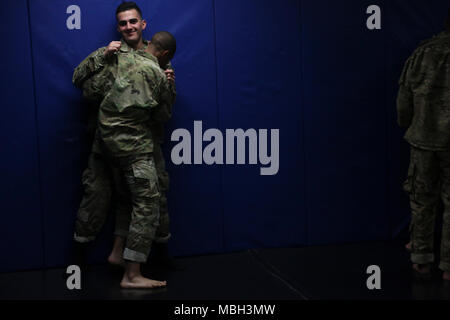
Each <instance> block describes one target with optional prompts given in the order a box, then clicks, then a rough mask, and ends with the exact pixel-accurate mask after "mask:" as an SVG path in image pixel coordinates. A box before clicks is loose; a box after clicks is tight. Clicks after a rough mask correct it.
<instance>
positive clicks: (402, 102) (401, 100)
mask: <svg viewBox="0 0 450 320" xmlns="http://www.w3.org/2000/svg"><path fill="white" fill-rule="evenodd" d="M410 67H411V59H408V61H407V62H406V63H405V66H404V68H403V71H402V74H401V76H400V79H399V90H398V95H397V123H398V125H399V126H400V127H402V128H408V127H409V126H410V125H411V123H412V119H413V116H414V95H413V91H412V88H411V84H410V81H409V80H410V79H408V78H409V74H408V71H409V70H410Z"/></svg>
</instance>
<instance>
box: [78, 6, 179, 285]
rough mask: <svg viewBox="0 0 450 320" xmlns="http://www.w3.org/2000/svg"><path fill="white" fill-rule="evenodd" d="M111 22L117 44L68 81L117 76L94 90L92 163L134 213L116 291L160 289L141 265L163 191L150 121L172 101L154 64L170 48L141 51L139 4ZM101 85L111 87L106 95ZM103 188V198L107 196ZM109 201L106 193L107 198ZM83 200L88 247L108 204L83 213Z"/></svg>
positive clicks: (81, 226)
mask: <svg viewBox="0 0 450 320" xmlns="http://www.w3.org/2000/svg"><path fill="white" fill-rule="evenodd" d="M116 17H117V20H118V31H119V32H120V33H121V34H122V37H123V39H122V41H120V42H117V41H113V42H111V43H110V45H109V46H108V47H106V48H100V49H99V50H97V51H95V52H94V53H92V54H91V55H90V56H89V57H88V58H86V59H85V60H84V61H83V62H82V63H81V64H80V66H79V67H78V68H77V69H76V70H75V73H74V77H73V81H74V84H75V85H77V86H78V87H82V86H83V84H84V83H85V81H86V80H88V79H89V78H91V77H92V76H94V75H96V74H98V76H99V77H101V78H103V79H115V80H114V81H105V82H104V83H103V84H101V85H99V86H98V88H97V89H98V90H93V92H99V93H100V95H101V94H102V92H103V94H104V97H103V99H102V101H101V104H100V109H99V126H98V130H97V132H96V137H95V140H94V145H93V148H92V151H93V152H92V155H91V157H90V159H89V161H90V164H89V166H90V167H92V168H96V169H98V171H97V172H96V173H99V174H100V175H101V176H102V179H100V181H108V179H107V177H108V176H109V177H110V178H111V176H113V178H114V179H113V180H114V185H115V191H116V192H117V197H118V198H119V199H120V201H118V203H121V204H122V205H124V206H126V207H127V209H128V210H129V212H132V214H131V222H130V224H129V230H128V234H127V243H126V246H125V250H124V253H123V257H124V259H125V261H126V263H125V272H124V276H123V278H122V281H121V286H122V287H124V288H153V287H159V286H164V285H166V282H161V281H155V280H151V279H147V278H144V277H143V276H142V274H141V271H140V264H141V263H143V262H145V261H146V260H147V256H148V253H149V251H150V246H151V244H152V241H153V240H154V238H155V233H156V229H157V227H158V224H159V210H158V209H159V197H160V193H159V187H158V178H157V174H156V168H155V164H154V159H153V153H152V152H153V141H152V136H151V132H150V129H149V125H148V123H149V122H150V119H160V121H165V120H166V118H165V117H166V114H165V112H164V110H165V108H163V107H161V108H159V107H158V106H164V105H165V104H171V103H172V100H173V99H172V92H171V90H170V88H169V84H168V81H167V79H166V76H165V75H164V72H163V71H162V70H161V69H160V68H159V64H163V65H165V64H167V63H168V61H169V60H170V59H171V57H172V56H173V54H174V50H173V51H171V50H170V49H169V50H168V49H165V48H164V47H163V46H158V45H157V42H155V44H150V45H148V46H147V48H146V43H145V42H144V41H143V39H142V30H144V29H145V27H146V23H145V20H143V19H142V15H141V12H140V10H139V8H138V7H137V6H136V4H134V3H122V4H121V5H120V6H119V7H118V8H117V11H116ZM162 38H164V39H165V43H166V44H167V43H168V44H169V47H170V48H175V47H176V45H175V39H174V38H173V36H172V35H170V34H169V33H164V34H163V36H162ZM145 49H147V51H148V52H149V54H147V56H146V57H144V56H143V55H142V54H141V51H143V50H145ZM102 73H103V75H102V76H100V74H102ZM100 83H101V82H100ZM102 85H106V87H108V86H110V88H107V90H105V88H102ZM108 90H109V91H108ZM101 98H102V97H101V96H100V99H101ZM157 107H158V108H157ZM86 176H87V177H89V174H86ZM94 178H95V177H94ZM103 178H104V179H103ZM95 180H96V179H95ZM110 180H111V179H110ZM84 182H86V181H84ZM85 185H86V184H85ZM124 186H126V188H124ZM106 189H107V190H108V191H107V193H108V192H110V189H108V188H106ZM88 192H89V190H87V191H86V194H88ZM108 197H109V195H106V197H105V198H108ZM86 199H89V197H88V196H86V195H85V197H84V199H83V201H82V203H81V205H80V210H79V212H78V216H77V221H76V232H75V236H74V238H75V240H76V241H77V242H79V243H88V242H91V241H92V240H93V239H94V238H95V235H96V234H97V232H98V230H99V228H100V227H101V225H102V224H103V221H104V217H105V215H104V214H103V213H104V211H105V207H106V206H105V205H103V204H102V205H100V204H99V206H100V207H101V208H100V209H101V210H100V211H98V212H92V211H89V210H84V208H86V207H89V201H85V200H86ZM131 200H132V201H131ZM102 210H103V211H102ZM106 211H107V210H106Z"/></svg>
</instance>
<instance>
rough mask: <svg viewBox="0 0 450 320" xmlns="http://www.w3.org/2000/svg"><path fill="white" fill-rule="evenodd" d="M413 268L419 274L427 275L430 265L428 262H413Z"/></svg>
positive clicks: (429, 271)
mask: <svg viewBox="0 0 450 320" xmlns="http://www.w3.org/2000/svg"><path fill="white" fill-rule="evenodd" d="M413 269H414V271H416V272H417V273H419V274H421V275H429V274H430V273H431V266H430V265H429V264H413Z"/></svg>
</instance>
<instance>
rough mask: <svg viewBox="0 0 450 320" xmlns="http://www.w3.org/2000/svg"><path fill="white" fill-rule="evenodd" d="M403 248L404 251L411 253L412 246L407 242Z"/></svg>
mask: <svg viewBox="0 0 450 320" xmlns="http://www.w3.org/2000/svg"><path fill="white" fill-rule="evenodd" d="M405 248H406V251H408V252H411V251H412V244H411V242H408V243H407V244H406V245H405Z"/></svg>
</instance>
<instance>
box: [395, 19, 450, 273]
mask: <svg viewBox="0 0 450 320" xmlns="http://www.w3.org/2000/svg"><path fill="white" fill-rule="evenodd" d="M399 85H400V88H399V93H398V97H397V112H398V124H399V125H400V127H404V128H407V131H406V134H405V139H406V140H407V141H408V143H409V144H410V145H411V159H410V166H409V170H408V179H407V180H406V182H405V184H404V187H405V190H406V191H407V192H408V193H409V196H410V205H411V211H412V223H411V228H410V230H411V261H412V263H413V269H414V271H415V272H417V273H418V274H420V275H430V274H431V266H432V264H433V263H434V261H435V256H434V243H433V242H434V225H435V216H436V215H435V211H436V210H435V209H436V207H438V203H439V201H440V198H441V199H442V202H443V205H444V214H443V229H442V240H441V248H440V249H441V252H440V258H441V259H440V264H439V268H440V269H441V270H442V271H443V279H444V280H450V11H449V16H448V18H447V21H446V24H445V30H444V31H443V32H441V33H440V34H438V35H436V36H434V37H433V38H431V39H428V40H426V41H424V42H422V43H421V44H420V45H419V47H418V48H417V49H416V50H415V51H414V53H413V54H412V55H411V57H409V59H408V60H407V61H406V63H405V66H404V69H403V72H402V75H401V77H400V80H399Z"/></svg>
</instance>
